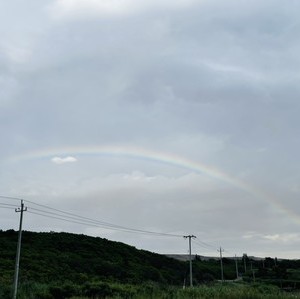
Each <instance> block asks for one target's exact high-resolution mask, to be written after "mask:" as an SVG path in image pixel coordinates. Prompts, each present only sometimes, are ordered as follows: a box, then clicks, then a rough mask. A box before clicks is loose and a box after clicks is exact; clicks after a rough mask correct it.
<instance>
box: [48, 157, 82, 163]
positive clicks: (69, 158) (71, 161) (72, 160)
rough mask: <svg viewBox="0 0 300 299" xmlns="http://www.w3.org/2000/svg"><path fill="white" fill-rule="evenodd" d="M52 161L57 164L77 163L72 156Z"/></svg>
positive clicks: (56, 158)
mask: <svg viewBox="0 0 300 299" xmlns="http://www.w3.org/2000/svg"><path fill="white" fill-rule="evenodd" d="M51 161H52V162H53V163H55V164H64V163H73V162H77V159H76V158H74V157H71V156H68V157H65V158H60V157H54V158H52V159H51Z"/></svg>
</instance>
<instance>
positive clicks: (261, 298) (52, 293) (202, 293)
mask: <svg viewBox="0 0 300 299" xmlns="http://www.w3.org/2000/svg"><path fill="white" fill-rule="evenodd" d="M0 298H2V299H8V298H11V296H10V294H9V290H8V289H7V293H6V294H4V293H3V292H2V294H1V291H0ZM63 298H70V299H90V298H93V299H98V298H99V299H100V298H106V299H122V298H124V299H181V298H182V299H196V298H204V299H212V298H213V299H214V298H215V299H221V298H222V299H243V298H245V299H276V298H278V299H289V298H300V293H292V292H290V293H287V292H283V291H281V290H280V289H279V288H277V287H275V286H270V285H263V284H244V283H225V284H223V285H222V284H220V283H215V284H211V285H201V286H197V287H194V288H186V289H182V288H176V287H168V286H161V285H156V284H143V285H129V284H116V283H111V284H109V283H98V284H91V285H85V286H83V287H82V286H81V287H79V286H75V285H64V286H49V285H45V284H43V285H42V284H35V283H33V284H26V285H22V286H21V288H20V291H19V294H18V299H63Z"/></svg>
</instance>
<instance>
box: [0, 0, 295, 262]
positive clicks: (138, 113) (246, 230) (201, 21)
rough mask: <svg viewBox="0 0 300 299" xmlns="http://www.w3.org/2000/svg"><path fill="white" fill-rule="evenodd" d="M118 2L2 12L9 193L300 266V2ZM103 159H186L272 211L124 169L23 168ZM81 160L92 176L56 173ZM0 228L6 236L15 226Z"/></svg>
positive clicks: (177, 176)
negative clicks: (114, 152)
mask: <svg viewBox="0 0 300 299" xmlns="http://www.w3.org/2000/svg"><path fill="white" fill-rule="evenodd" d="M105 3H106V2H105ZM116 3H117V1H111V2H110V4H104V2H102V1H92V0H90V1H79V0H77V1H56V2H50V1H49V2H46V3H45V2H43V3H42V2H36V1H27V2H26V3H25V2H22V1H16V2H13V3H8V2H7V3H1V4H0V6H1V7H0V8H1V9H0V20H1V21H0V25H1V26H0V28H1V29H0V34H1V41H0V90H1V91H0V108H1V109H0V124H1V126H0V134H1V137H2V140H3V142H2V146H1V148H0V153H1V173H0V179H1V182H3V184H2V185H1V187H0V193H1V194H3V195H8V196H17V197H24V198H26V199H28V200H34V201H36V202H40V203H43V204H46V205H50V206H55V207H57V208H60V209H69V207H70V206H72V208H73V209H74V212H76V213H80V214H84V215H85V216H90V217H95V218H98V217H100V218H101V219H105V220H107V221H110V222H112V223H120V224H123V225H127V226H132V227H138V228H143V229H146V230H158V231H169V232H171V231H175V232H178V233H190V232H191V233H194V234H198V235H199V237H201V238H202V240H204V241H205V240H206V241H208V242H211V243H213V244H216V245H217V246H219V245H220V243H222V244H221V245H222V246H224V247H225V246H227V247H228V248H236V249H232V250H237V251H240V252H244V251H245V250H246V249H247V248H248V249H247V250H251V251H252V252H253V253H256V254H262V255H271V253H272V254H274V255H278V256H279V255H280V254H282V255H285V256H293V257H295V250H294V248H295V245H296V244H295V241H294V240H292V239H293V238H292V237H291V236H294V234H295V233H296V230H297V227H298V222H299V220H298V218H299V216H298V215H299V213H298V210H299V208H298V204H297V198H298V195H299V194H298V193H299V190H298V187H297V186H298V185H297V184H298V181H299V174H298V173H299V171H298V170H299V169H298V167H297V163H296V159H297V155H298V152H299V140H298V139H299V138H297V136H299V119H298V113H297V112H298V110H299V108H300V107H299V103H298V96H299V87H298V79H299V74H298V73H299V72H298V70H299V54H298V53H299V41H298V39H297V34H298V31H299V21H298V20H299V15H298V14H299V13H298V11H299V4H298V2H296V1H290V2H289V3H285V4H284V5H283V4H282V2H281V1H264V2H263V3H262V2H260V1H251V2H249V1H248V2H246V1H233V0H232V1H226V2H222V1H218V0H215V1H199V2H198V1H175V2H174V1H144V2H143V3H140V4H137V2H135V1H130V0H123V1H120V2H118V5H116ZM107 5H108V6H107ZM16 6H18V9H16ZM21 8H22V9H21ZM96 145H98V146H99V145H114V146H119V147H120V148H122V147H123V146H127V145H129V146H132V147H136V148H143V149H146V150H148V151H151V150H153V151H158V152H163V153H165V154H166V155H169V156H170V157H173V155H179V156H181V157H183V158H186V159H189V160H192V161H194V164H195V165H196V164H197V163H205V164H207V165H208V167H210V168H216V169H219V171H223V172H224V173H226V174H228V176H229V175H231V176H232V177H234V178H236V179H239V180H242V181H244V182H245V183H246V184H249V186H253V189H254V190H262V191H263V192H265V193H267V194H268V196H265V198H259V197H258V196H257V195H256V194H257V193H255V192H252V193H251V192H250V193H249V192H246V191H245V190H242V189H241V188H240V189H238V188H237V187H236V186H233V185H230V184H226V183H225V182H224V181H222V180H219V179H217V178H216V177H213V178H212V177H208V176H207V173H202V174H200V173H199V172H195V170H193V169H187V168H181V167H174V165H173V166H172V165H168V164H166V163H158V162H153V161H152V162H151V161H149V160H147V159H133V158H128V157H126V156H122V155H121V156H118V157H116V156H115V157H112V156H109V155H108V156H105V155H93V156H89V155H82V156H81V157H80V158H78V157H77V156H76V155H75V153H68V152H64V151H62V152H57V153H56V155H54V156H48V157H38V156H37V157H34V158H30V159H27V160H26V159H25V160H13V159H11V158H12V157H14V156H19V155H21V156H22V155H26V154H28V153H31V152H36V151H39V150H47V149H49V148H70V147H73V148H80V147H89V146H90V147H92V146H96ZM68 156H72V157H73V156H74V158H76V159H77V160H78V161H77V163H64V164H62V165H55V164H54V163H51V159H54V158H55V157H68ZM13 161H14V162H13ZM57 161H58V160H57ZM59 161H63V160H59ZM249 188H250V187H249ZM3 200H4V199H3ZM276 202H277V203H279V204H278V205H276V204H275V203H276ZM74 203H75V204H74ZM292 212H293V213H292ZM0 213H1V219H2V220H1V222H0V223H1V225H2V227H3V228H11V227H12V226H14V225H16V223H17V218H16V217H15V218H12V217H11V215H10V214H8V211H7V210H1V209H0ZM13 219H14V220H13ZM26 225H27V227H26V229H34V230H39V229H43V230H68V231H74V232H83V233H88V234H93V235H97V234H100V235H103V236H107V237H109V238H112V239H116V240H122V241H124V242H129V243H131V244H134V245H136V246H138V247H141V248H145V249H150V250H153V251H155V250H157V251H160V252H163V251H168V252H170V251H172V250H175V251H178V252H179V251H182V250H185V249H186V246H185V245H186V244H185V245H184V243H182V242H181V241H180V242H177V241H170V243H164V242H162V241H161V240H152V239H151V238H149V236H139V237H137V236H134V237H132V236H130V235H128V234H125V235H124V234H122V233H121V232H109V231H106V230H103V229H100V228H99V229H98V228H88V227H83V226H80V225H73V224H68V223H60V224H58V223H57V221H52V220H51V219H45V218H42V217H40V218H39V217H37V216H34V217H33V216H30V217H27V220H26ZM245 236H246V237H245ZM249 236H251V237H249ZM279 240H284V242H285V243H284V244H285V247H283V246H282V243H280V242H279ZM254 243H255V244H258V245H259V249H257V248H256V247H255V246H254V245H253V244H254ZM168 244H170V245H168ZM258 245H257V246H258ZM202 249H203V250H204V248H202ZM200 251H201V249H200ZM283 252H284V253H283ZM249 253H250V254H251V252H249Z"/></svg>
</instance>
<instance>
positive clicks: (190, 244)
mask: <svg viewBox="0 0 300 299" xmlns="http://www.w3.org/2000/svg"><path fill="white" fill-rule="evenodd" d="M183 237H184V238H185V239H187V238H188V239H189V258H190V287H191V288H192V287H193V269H192V238H193V239H195V238H196V236H194V235H188V236H183Z"/></svg>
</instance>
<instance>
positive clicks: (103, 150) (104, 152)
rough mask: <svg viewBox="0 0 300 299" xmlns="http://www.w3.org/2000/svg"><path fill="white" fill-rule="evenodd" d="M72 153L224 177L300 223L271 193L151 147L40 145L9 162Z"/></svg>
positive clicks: (215, 169)
mask: <svg viewBox="0 0 300 299" xmlns="http://www.w3.org/2000/svg"><path fill="white" fill-rule="evenodd" d="M70 156H72V157H75V158H76V159H79V158H80V157H84V156H116V157H124V158H131V159H139V160H146V161H150V162H156V163H164V164H167V165H171V166H175V167H178V168H182V169H186V170H189V171H192V172H194V173H200V174H205V175H207V176H209V177H212V178H215V179H218V180H220V181H223V182H225V183H227V184H229V185H232V186H234V187H236V188H238V189H240V190H243V191H245V192H247V193H249V194H251V195H253V196H254V197H255V198H258V199H261V200H264V201H266V202H268V203H270V204H271V205H272V206H274V207H276V208H277V209H278V210H279V211H281V212H283V213H286V214H288V215H289V216H290V217H292V218H293V220H295V221H296V222H298V223H300V218H299V216H298V215H297V214H295V213H294V212H293V211H291V210H289V209H287V208H286V207H284V206H283V205H282V204H280V203H279V201H278V200H277V199H276V198H275V197H274V196H272V195H270V194H268V193H266V192H264V191H262V190H260V189H258V188H256V187H254V186H251V185H250V184H247V183H245V182H243V181H241V180H239V179H237V178H235V177H234V176H232V175H229V174H227V173H225V172H222V171H221V170H219V169H217V168H215V167H212V166H208V165H205V164H204V163H201V162H196V161H193V160H190V159H187V158H184V157H181V156H178V155H176V154H172V153H165V152H158V151H153V150H149V149H145V148H138V147H129V146H89V147H63V148H52V149H42V150H38V151H32V152H29V153H27V154H23V155H18V156H14V157H12V158H11V159H10V160H11V161H12V162H21V161H24V160H36V159H47V160H49V161H50V160H51V159H52V158H55V157H61V158H64V157H70Z"/></svg>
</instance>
